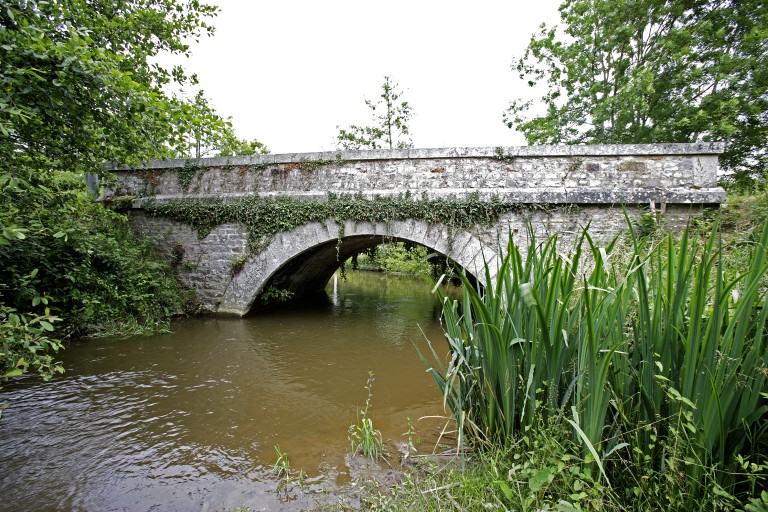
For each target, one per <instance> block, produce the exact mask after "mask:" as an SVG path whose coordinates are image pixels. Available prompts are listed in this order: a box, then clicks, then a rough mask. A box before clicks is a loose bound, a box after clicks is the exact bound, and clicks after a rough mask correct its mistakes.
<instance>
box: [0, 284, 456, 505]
mask: <svg viewBox="0 0 768 512" xmlns="http://www.w3.org/2000/svg"><path fill="white" fill-rule="evenodd" d="M328 292H329V295H330V296H331V301H329V302H326V303H325V305H324V306H320V307H303V308H301V309H300V310H297V309H291V310H284V311H275V312H271V313H269V314H262V315H259V316H254V317H251V318H246V319H217V318H207V319H195V320H189V321H185V322H183V323H181V324H179V325H178V326H177V327H176V329H175V332H174V334H173V335H166V336H155V337H147V338H134V339H129V340H102V341H90V342H86V343H72V344H71V346H70V347H69V348H68V350H67V351H66V352H65V353H64V356H63V358H64V362H65V365H66V367H67V372H66V374H65V375H64V376H62V377H61V378H57V379H55V380H54V381H52V382H50V383H42V382H40V381H38V380H36V379H34V378H24V379H20V380H18V381H16V382H13V383H10V384H9V385H7V386H6V388H5V389H4V390H3V391H2V392H0V401H2V402H3V403H7V404H9V406H10V407H9V409H8V410H7V411H6V412H5V413H4V416H3V419H2V420H0V467H2V468H3V470H2V472H0V496H2V502H3V503H2V509H3V510H9V511H13V510H29V509H33V510H153V509H154V510H214V509H217V508H223V507H224V506H235V505H248V506H251V507H252V509H257V510H258V509H261V508H267V509H269V510H273V509H278V508H281V507H287V508H289V509H290V507H291V506H292V505H290V504H288V505H285V504H283V503H281V502H279V501H278V499H277V495H276V494H275V492H274V491H275V488H276V481H275V477H274V475H273V472H272V470H271V465H272V464H273V463H274V461H275V454H274V445H275V444H278V443H279V445H280V447H281V448H282V450H283V451H285V452H287V453H288V454H289V455H290V458H291V463H292V465H293V467H296V468H298V467H301V468H303V469H304V470H305V471H307V472H308V473H309V474H310V475H312V476H316V475H319V474H320V472H321V468H323V467H326V468H332V469H333V470H334V471H332V473H333V474H338V478H339V480H340V481H343V480H344V479H345V473H346V467H345V466H344V462H343V456H344V454H345V453H346V451H347V450H348V440H347V427H348V426H349V425H350V423H352V422H353V421H354V420H355V415H356V409H357V407H358V406H360V405H362V404H363V402H364V400H365V389H364V387H363V386H364V384H365V382H366V379H367V376H368V371H369V370H370V371H373V372H374V373H375V375H376V382H375V384H374V389H373V392H374V399H373V404H372V409H371V411H370V412H371V416H372V417H373V418H374V421H375V424H376V427H377V428H379V429H380V430H381V431H382V433H383V435H384V438H385V439H388V440H390V441H391V442H392V441H396V440H402V439H403V436H402V433H403V432H405V429H406V423H407V418H409V417H410V418H418V417H420V416H424V415H429V414H436V413H440V412H441V411H442V409H441V407H440V397H439V395H438V392H437V390H436V389H435V386H434V382H433V381H432V379H431V377H430V376H429V375H428V374H427V373H426V372H425V369H424V367H423V365H422V363H421V361H420V360H419V358H418V356H417V355H416V351H415V349H414V347H413V345H412V344H413V343H416V344H417V345H420V346H422V347H425V346H426V345H425V343H424V340H423V335H422V334H421V332H420V329H419V327H421V329H423V330H424V332H425V333H427V335H428V336H429V337H430V339H432V340H439V339H441V337H442V335H441V333H440V329H439V326H438V323H437V314H438V307H437V305H436V303H435V300H434V298H433V297H432V296H431V295H430V293H429V287H428V286H426V285H424V284H423V283H421V282H419V281H415V280H412V279H406V278H392V277H390V278H384V277H383V276H381V275H379V274H361V273H350V275H349V277H348V279H347V280H346V281H343V280H339V281H338V282H337V283H336V287H335V288H333V282H332V283H331V285H330V287H329V290H328ZM326 483H328V484H333V483H335V482H326Z"/></svg>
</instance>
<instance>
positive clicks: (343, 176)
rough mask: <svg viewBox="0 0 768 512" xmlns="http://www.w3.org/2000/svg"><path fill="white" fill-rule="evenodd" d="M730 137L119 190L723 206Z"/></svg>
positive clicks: (397, 156)
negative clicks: (721, 162) (722, 167)
mask: <svg viewBox="0 0 768 512" xmlns="http://www.w3.org/2000/svg"><path fill="white" fill-rule="evenodd" d="M722 149H723V147H722V145H721V144H718V143H707V144H659V145H656V144H653V145H599V146H534V147H508V148H447V149H410V150H374V151H341V152H335V153H302V154H287V155H256V156H246V157H227V158H207V159H199V160H165V161H152V162H149V163H147V164H146V165H145V166H143V167H141V168H137V169H115V173H116V175H117V177H118V181H119V185H118V186H117V187H116V189H115V190H114V191H113V193H114V195H116V196H134V197H136V198H138V199H139V202H138V203H136V206H138V207H140V205H141V198H146V197H153V198H156V199H158V200H162V199H168V198H197V197H211V196H214V197H229V198H236V197H242V196H246V195H259V196H275V195H279V196H290V197H294V198H297V199H308V200H319V199H320V198H322V197H325V196H327V195H328V194H336V195H342V194H349V195H358V194H359V195H362V196H364V197H370V198H372V197H377V196H378V197H392V196H403V195H410V196H412V197H415V198H421V197H425V198H432V199H433V198H439V197H446V198H451V197H453V198H462V197H467V196H468V195H478V196H479V197H483V198H491V197H498V198H499V199H502V200H507V201H513V202H521V203H537V202H551V203H578V204H591V203H594V204H614V203H647V202H649V201H661V202H667V203H681V204H688V203H698V204H713V203H721V202H723V201H724V199H725V193H724V192H723V190H722V189H720V188H719V187H718V186H717V158H718V157H717V155H718V153H719V152H721V151H722Z"/></svg>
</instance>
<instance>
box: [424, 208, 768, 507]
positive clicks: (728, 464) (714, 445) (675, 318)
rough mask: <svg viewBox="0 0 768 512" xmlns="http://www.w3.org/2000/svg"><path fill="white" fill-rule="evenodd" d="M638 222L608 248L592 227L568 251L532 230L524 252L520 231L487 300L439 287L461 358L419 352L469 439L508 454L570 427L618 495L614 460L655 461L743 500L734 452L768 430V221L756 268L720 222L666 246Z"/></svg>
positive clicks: (482, 292)
mask: <svg viewBox="0 0 768 512" xmlns="http://www.w3.org/2000/svg"><path fill="white" fill-rule="evenodd" d="M628 224H629V225H630V229H629V233H628V234H627V238H625V239H623V240H621V239H618V238H617V239H614V240H613V241H612V242H611V243H609V244H607V245H606V246H604V247H603V246H600V245H598V244H597V243H596V242H595V241H594V240H593V239H592V238H591V237H590V235H589V232H588V227H587V228H584V229H583V230H582V232H581V233H580V234H579V236H577V237H576V238H575V240H574V242H573V244H572V245H571V246H570V247H569V249H570V250H569V251H567V252H561V250H562V246H563V245H564V244H563V243H562V242H561V241H560V240H558V236H557V235H553V236H550V237H548V238H547V239H545V240H543V241H538V240H537V239H536V237H535V234H534V231H533V229H531V228H530V227H529V229H528V232H527V237H526V239H525V243H524V244H523V245H522V246H521V245H520V244H518V242H517V240H515V238H514V237H512V236H510V237H509V242H508V244H507V248H506V251H505V252H504V253H503V254H502V255H501V256H502V257H501V266H500V268H499V271H498V273H497V274H496V276H495V277H493V276H492V275H491V272H490V271H489V269H488V267H487V266H486V269H485V278H486V279H485V281H486V283H487V285H486V287H485V288H484V289H475V288H474V287H472V286H471V283H470V282H469V280H468V279H466V278H463V284H464V286H463V292H462V297H461V298H460V299H459V300H451V299H449V298H448V297H446V296H444V295H441V294H440V291H439V287H435V290H436V292H437V293H438V294H439V298H440V300H441V302H442V309H443V321H444V329H445V336H446V339H447V341H448V347H449V351H450V357H449V359H448V360H447V361H446V362H443V359H442V358H441V357H440V356H439V355H438V354H437V352H436V351H435V350H434V348H432V358H430V359H428V358H427V357H426V356H425V355H424V354H420V355H421V357H422V359H423V360H424V361H425V363H427V365H428V367H429V369H430V371H431V373H432V375H433V376H434V378H435V380H436V382H437V384H438V386H439V388H440V390H441V391H442V393H443V397H444V401H445V404H446V405H447V407H449V408H450V410H451V412H452V415H453V417H454V418H455V420H456V421H457V423H458V425H459V431H460V432H461V434H462V435H461V437H460V442H461V443H464V442H467V441H469V442H470V443H474V444H477V445H480V446H492V447H494V448H502V449H503V448H506V447H509V446H512V445H514V443H515V442H516V441H515V440H516V438H518V437H519V435H520V434H521V433H523V432H526V431H527V429H529V428H532V427H535V426H536V425H537V424H547V423H548V422H550V421H553V420H554V421H558V422H559V421H563V420H567V421H568V422H569V423H570V424H571V425H572V427H573V441H574V443H575V444H576V445H579V446H581V447H582V452H581V456H582V457H583V460H585V461H587V462H589V463H590V464H591V463H594V464H596V465H597V466H598V468H599V470H600V474H601V475H602V476H603V478H604V479H605V481H606V483H607V484H608V485H610V483H609V476H610V474H611V470H610V469H611V467H612V465H613V467H623V468H625V469H626V467H627V464H635V467H634V469H636V470H637V469H638V468H637V465H638V464H641V465H643V466H644V467H645V469H648V468H650V469H651V470H652V471H656V472H662V473H663V472H668V471H671V470H672V469H671V468H673V467H674V468H675V471H677V472H678V473H679V472H683V473H684V474H685V475H686V477H687V478H686V479H685V482H686V484H685V485H688V486H689V487H690V488H691V489H693V490H694V491H695V489H696V486H697V485H698V482H700V481H701V480H702V476H703V475H705V474H706V475H709V476H710V477H711V478H713V479H714V481H716V482H717V483H718V485H722V486H723V488H724V489H726V488H727V489H733V488H734V487H733V485H734V482H735V480H738V479H734V478H733V477H732V475H731V473H730V472H729V470H730V469H732V468H733V467H734V464H735V461H736V459H735V457H736V456H737V454H739V453H740V452H742V451H744V450H753V451H754V453H757V451H756V450H758V447H759V446H758V445H759V444H760V439H761V438H762V439H763V442H764V441H765V434H766V431H767V430H768V403H767V402H768V400H767V398H768V394H767V393H766V391H768V389H767V386H766V374H767V373H768V346H767V345H768V343H767V337H766V317H767V316H768V308H765V307H764V304H765V299H766V289H765V287H764V279H765V276H766V273H768V259H767V258H766V254H765V251H766V248H767V247H768V223H766V225H765V226H764V227H763V229H762V231H761V233H760V235H759V236H757V237H756V240H755V243H754V244H753V247H752V251H751V256H750V258H749V262H748V266H747V268H743V269H730V268H728V267H729V266H728V264H727V263H728V262H727V261H725V260H724V258H723V248H722V243H721V242H720V237H719V234H718V229H717V226H715V227H714V229H712V230H711V234H710V235H709V236H708V237H706V238H704V239H703V240H701V239H700V237H695V236H693V233H692V232H691V231H690V230H687V229H686V230H685V231H684V232H683V233H682V235H680V236H679V237H674V236H672V235H666V236H662V237H661V239H660V240H657V239H656V238H653V237H645V238H641V237H639V236H638V235H637V234H636V233H635V232H634V231H633V230H632V228H631V223H628ZM430 347H431V345H430ZM638 474H639V472H638ZM691 496H695V492H693V493H692V494H691Z"/></svg>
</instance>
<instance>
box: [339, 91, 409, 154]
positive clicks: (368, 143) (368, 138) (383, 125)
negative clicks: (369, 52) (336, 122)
mask: <svg viewBox="0 0 768 512" xmlns="http://www.w3.org/2000/svg"><path fill="white" fill-rule="evenodd" d="M397 87H398V84H396V83H393V82H392V81H391V80H390V78H389V77H388V76H385V77H384V83H383V84H382V86H381V96H380V98H381V99H380V100H379V101H377V102H376V103H374V102H372V101H371V100H365V104H366V105H367V106H368V108H370V109H371V111H372V112H373V125H371V126H357V125H351V126H350V127H349V128H346V129H345V128H341V129H339V134H338V135H337V137H336V140H337V141H338V142H337V145H338V148H339V149H363V148H369V149H378V148H381V147H388V148H389V149H395V148H396V149H406V148H412V147H413V142H412V141H411V137H410V131H409V128H408V123H409V122H410V120H411V117H413V110H412V109H411V106H410V105H409V104H408V102H407V101H402V100H400V96H402V93H400V92H398V91H397ZM377 110H378V112H380V113H379V114H377ZM337 128H338V126H337Z"/></svg>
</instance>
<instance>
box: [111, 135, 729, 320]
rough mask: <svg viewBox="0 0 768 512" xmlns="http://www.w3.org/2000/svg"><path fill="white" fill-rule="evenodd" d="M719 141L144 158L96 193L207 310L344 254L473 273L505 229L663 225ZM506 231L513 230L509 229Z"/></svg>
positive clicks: (698, 191)
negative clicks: (380, 251) (153, 246)
mask: <svg viewBox="0 0 768 512" xmlns="http://www.w3.org/2000/svg"><path fill="white" fill-rule="evenodd" d="M722 149H723V147H722V145H721V144H718V143H701V144H658V145H599V146H538V147H506V148H451V149H410V150H375V151H344V152H332V153H304V154H286V155H258V156H247V157H228V158H208V159H200V160H166V161H153V162H149V163H148V164H146V165H145V166H144V167H142V168H139V169H126V168H121V169H116V170H115V173H116V175H117V184H116V186H115V187H114V189H113V191H112V192H111V194H109V195H107V196H106V197H105V201H115V202H118V203H122V204H126V203H128V202H129V204H130V205H131V213H130V219H131V225H132V227H133V228H134V229H135V231H136V232H137V233H139V234H140V235H142V236H145V237H148V238H151V239H153V240H155V241H156V242H157V243H158V248H159V249H160V252H161V253H162V254H164V256H165V257H166V258H167V259H168V260H169V261H170V262H171V263H173V264H174V265H175V266H176V268H177V269H178V272H179V275H180V277H181V279H182V281H183V282H184V283H185V284H186V285H188V286H189V287H190V288H192V289H193V290H194V291H195V292H196V293H197V296H198V298H199V299H200V301H201V302H202V304H203V305H204V306H205V307H206V308H208V309H210V310H211V311H213V312H217V313H221V314H230V315H244V314H246V313H248V311H249V310H250V309H251V307H252V306H253V305H255V304H260V303H261V300H257V299H259V298H261V299H265V298H268V297H270V296H278V297H279V296H288V295H291V296H300V295H303V294H306V293H310V292H316V291H318V290H322V289H323V288H324V287H325V285H326V284H327V282H328V280H329V279H330V277H331V276H332V275H333V273H334V272H335V271H336V270H337V269H338V268H339V267H340V266H341V265H342V263H343V262H344V261H345V260H347V259H348V258H349V257H351V256H353V255H355V254H358V253H360V252H362V251H364V250H366V249H368V248H371V247H374V246H376V245H378V244H380V243H382V242H385V241H406V242H409V243H413V244H421V245H423V246H426V247H428V248H429V249H430V250H431V251H434V252H438V253H440V254H442V255H444V256H445V257H446V258H447V259H448V260H449V261H451V262H452V263H453V264H456V265H459V266H460V267H462V268H464V269H465V270H466V271H467V272H469V273H471V274H474V275H475V276H477V277H478V278H480V279H481V280H482V275H483V272H482V269H483V267H484V264H486V263H488V264H489V267H490V269H491V274H492V275H493V269H495V268H496V265H497V263H498V254H499V248H500V247H504V246H505V244H506V242H507V238H508V236H509V234H510V233H512V234H513V236H518V237H524V236H525V234H526V226H527V225H528V224H530V225H532V226H533V228H534V231H535V232H536V233H538V234H541V235H546V234H549V233H552V232H559V233H561V236H563V237H564V238H566V239H567V238H568V237H569V236H573V235H574V234H575V233H576V232H577V231H578V230H579V229H580V227H581V226H584V225H586V224H587V223H590V233H591V234H592V236H593V237H594V238H595V239H597V240H606V239H608V238H609V237H612V236H613V235H615V234H617V233H618V232H619V231H621V230H622V229H625V228H626V220H625V218H624V210H623V208H626V210H627V211H628V212H629V214H630V216H634V217H635V218H637V216H639V215H646V219H647V218H649V217H648V214H649V213H651V215H653V216H654V217H655V218H657V219H660V220H661V221H662V222H664V223H665V224H667V225H670V226H673V227H674V226H681V225H683V224H684V223H685V222H687V220H688V217H689V216H690V215H696V214H699V213H701V211H702V209H703V208H705V207H707V206H718V205H719V204H720V203H722V202H723V201H724V200H725V192H724V191H723V190H722V189H721V188H718V186H717V170H718V154H719V153H720V152H722ZM515 234H517V235H515Z"/></svg>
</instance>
